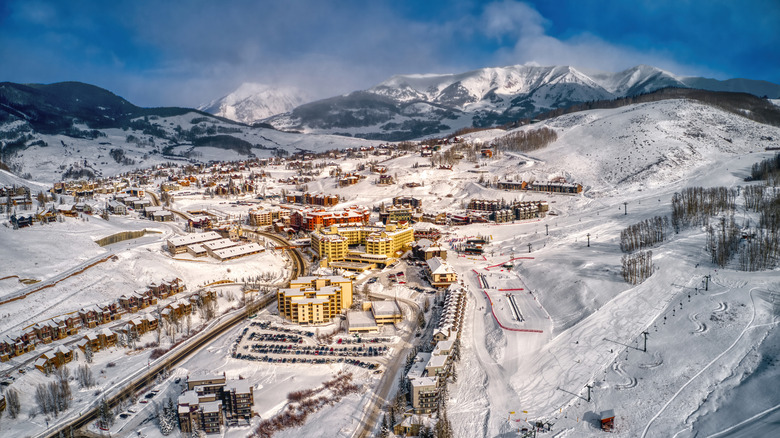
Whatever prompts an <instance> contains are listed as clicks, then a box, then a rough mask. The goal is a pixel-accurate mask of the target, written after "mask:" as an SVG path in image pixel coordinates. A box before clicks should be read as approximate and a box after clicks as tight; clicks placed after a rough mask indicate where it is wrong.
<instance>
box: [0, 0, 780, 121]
mask: <svg viewBox="0 0 780 438" xmlns="http://www.w3.org/2000/svg"><path fill="white" fill-rule="evenodd" d="M517 64H531V65H571V66H574V67H579V68H583V69H589V70H601V71H610V72H616V71H621V70H624V69H626V68H630V67H633V66H635V65H639V64H647V65H652V66H655V67H658V68H662V69H664V70H667V71H669V72H672V73H674V74H677V75H686V76H704V77H711V78H716V79H729V78H748V79H760V80H766V81H770V82H775V83H780V0H740V1H736V0H676V1H667V0H546V1H545V0H538V1H514V0H501V1H477V0H425V1H418V0H371V1H365V0H355V1H352V0H330V1H322V0H286V1H274V0H254V1H252V0H246V1H242V0H235V1H233V0H221V1H213V0H208V1H206V0H189V1H184V0H180V1H175V0H167V1H166V0H164V1H160V0H154V1H152V0H132V1H123V0H118V1H114V2H105V1H82V0H69V1H59V0H53V1H46V0H0V81H10V82H19V83H52V82H60V81H81V82H86V83H90V84H94V85H97V86H100V87H103V88H106V89H108V90H110V91H112V92H114V93H115V94H118V95H120V96H122V97H124V98H125V99H128V100H129V101H130V102H132V103H134V104H136V105H139V106H144V107H149V106H186V107H196V106H198V105H201V104H205V103H208V102H209V101H211V100H213V99H216V98H219V97H221V96H223V95H225V94H228V93H230V92H231V91H233V90H235V89H236V88H238V86H239V85H241V84H242V83H244V82H254V83H262V84H268V85H272V86H282V85H283V86H293V87H297V88H299V89H301V90H303V91H304V92H305V93H306V94H307V95H308V96H310V97H311V98H325V97H331V96H335V95H340V94H344V93H348V92H350V91H354V90H361V89H366V88H369V87H371V86H373V85H376V84H378V83H380V82H382V81H384V80H386V79H389V78H390V77H392V76H393V75H397V74H423V73H462V72H465V71H470V70H474V69H478V68H482V67H500V66H507V65H517Z"/></svg>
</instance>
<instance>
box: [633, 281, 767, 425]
mask: <svg viewBox="0 0 780 438" xmlns="http://www.w3.org/2000/svg"><path fill="white" fill-rule="evenodd" d="M754 290H756V288H752V289H750V291H749V292H748V294H749V295H750V302H751V304H752V306H753V313H752V315H751V317H750V322H748V324H747V325H746V326H745V328H744V329H742V331H741V332H740V333H739V336H737V338H736V339H735V340H734V342H732V343H731V345H730V346H729V347H728V348H727V349H725V350H724V351H723V352H721V353H720V354H719V355H718V356H717V357H715V358H714V359H712V361H710V362H709V363H708V364H707V365H706V366H705V367H704V368H702V369H701V370H699V372H697V373H696V374H694V375H693V377H691V378H690V379H688V381H687V382H685V384H683V385H682V386H681V387H680V389H678V390H677V392H675V393H674V395H672V397H671V398H669V400H667V402H666V403H665V404H664V405H663V407H661V409H660V410H659V411H658V412H657V413H656V414H655V415H654V416H653V417H652V418H651V419H650V421H649V422H648V423H647V426H645V428H644V430H643V431H642V438H645V436H647V432H648V431H649V430H650V426H652V424H653V422H655V420H656V419H657V418H658V417H659V416H661V414H663V412H664V411H665V410H666V408H667V407H668V406H669V405H670V404H671V403H672V402H673V401H674V400H675V399H676V398H677V397H678V396H679V395H680V394H681V393H682V392H683V391H684V390H685V388H687V387H688V385H690V384H691V383H692V382H693V381H694V380H696V378H697V377H699V376H700V375H702V373H704V372H705V371H707V369H708V368H709V367H710V366H712V364H714V363H715V362H717V361H718V360H720V359H721V358H722V357H723V356H725V355H726V354H727V353H728V352H729V351H731V349H732V348H734V347H735V346H736V345H737V344H738V343H739V341H740V340H742V337H743V336H744V335H745V333H746V332H747V331H748V330H749V329H750V328H752V327H753V321H755V319H756V303H755V299H754V298H753V291H754Z"/></svg>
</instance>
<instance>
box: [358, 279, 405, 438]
mask: <svg viewBox="0 0 780 438" xmlns="http://www.w3.org/2000/svg"><path fill="white" fill-rule="evenodd" d="M369 298H377V299H390V300H393V299H397V300H398V301H400V302H402V303H404V304H406V305H407V306H409V308H410V309H411V310H412V313H413V314H414V315H413V316H412V317H411V318H409V319H407V320H405V322H404V325H405V326H406V327H405V328H406V332H405V333H404V335H403V336H402V337H401V342H400V344H401V347H402V350H401V351H399V352H398V354H396V355H394V358H392V360H391V361H390V362H389V363H388V366H387V369H386V370H385V373H384V375H383V376H382V380H381V381H380V382H379V386H378V387H377V389H376V391H375V392H374V396H373V397H372V398H371V401H370V402H369V404H368V406H367V407H366V409H365V410H364V411H363V416H362V418H361V420H360V427H359V428H358V429H357V430H355V434H354V435H353V437H356V438H364V437H367V436H369V434H371V432H372V431H373V430H374V427H375V426H376V423H377V422H378V421H379V418H380V417H379V415H380V414H381V411H382V407H383V406H384V404H385V403H387V401H388V396H389V395H390V390H391V389H392V388H393V384H394V383H395V382H396V380H397V379H398V372H399V371H400V370H401V367H402V365H403V364H404V363H405V362H406V357H407V356H408V355H409V353H410V352H411V351H412V349H413V348H414V343H412V342H411V341H412V339H413V338H412V334H413V333H414V332H415V325H416V324H417V317H418V315H419V314H420V306H419V305H418V304H417V303H415V302H414V301H412V300H407V299H404V298H396V297H393V296H390V295H383V294H369Z"/></svg>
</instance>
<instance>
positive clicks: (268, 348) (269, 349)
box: [244, 343, 387, 357]
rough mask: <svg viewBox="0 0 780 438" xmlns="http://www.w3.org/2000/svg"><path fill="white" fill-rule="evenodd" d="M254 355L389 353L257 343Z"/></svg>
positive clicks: (374, 348)
mask: <svg viewBox="0 0 780 438" xmlns="http://www.w3.org/2000/svg"><path fill="white" fill-rule="evenodd" d="M247 347H249V346H247V345H244V350H247V349H248V348H247ZM251 351H252V353H259V354H266V353H267V354H285V355H292V354H295V355H309V356H341V357H361V356H362V357H372V356H380V355H382V354H385V353H386V352H387V347H385V346H384V345H379V346H369V347H368V348H363V347H362V346H359V347H352V348H350V347H327V346H317V347H312V346H305V347H300V346H297V345H294V344H289V345H286V346H285V345H279V344H259V343H255V344H252V346H251Z"/></svg>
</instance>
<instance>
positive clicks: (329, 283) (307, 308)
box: [277, 276, 352, 324]
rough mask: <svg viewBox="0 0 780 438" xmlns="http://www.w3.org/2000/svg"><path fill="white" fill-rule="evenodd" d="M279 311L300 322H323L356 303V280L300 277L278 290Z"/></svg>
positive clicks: (337, 277) (335, 277) (340, 277)
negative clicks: (353, 281) (354, 296)
mask: <svg viewBox="0 0 780 438" xmlns="http://www.w3.org/2000/svg"><path fill="white" fill-rule="evenodd" d="M277 303H278V305H279V314H280V315H282V316H284V317H285V318H287V319H289V320H291V321H292V322H295V323H298V324H322V323H325V322H328V321H330V320H332V319H333V318H334V317H336V316H337V315H339V314H341V312H342V311H343V310H345V309H348V308H350V307H351V306H352V280H349V279H346V278H344V277H342V276H307V277H298V278H297V279H295V280H292V281H291V282H290V287H289V288H287V289H279V292H278V293H277Z"/></svg>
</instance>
